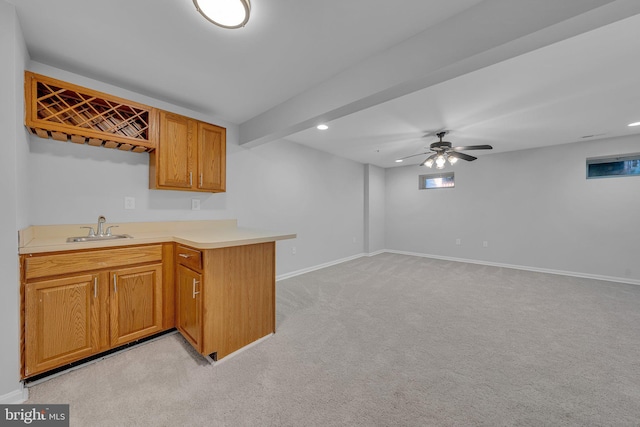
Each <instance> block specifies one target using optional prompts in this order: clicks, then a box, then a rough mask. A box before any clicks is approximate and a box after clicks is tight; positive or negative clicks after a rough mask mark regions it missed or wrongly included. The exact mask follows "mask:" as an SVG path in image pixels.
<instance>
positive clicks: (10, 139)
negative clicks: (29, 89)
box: [0, 1, 27, 403]
mask: <svg viewBox="0 0 640 427" xmlns="http://www.w3.org/2000/svg"><path fill="white" fill-rule="evenodd" d="M0 56H1V57H2V61H0V134H1V135H2V140H3V144H2V155H1V156H0V197H1V198H2V203H1V204H0V236H1V238H0V271H1V272H2V274H1V275H0V323H1V324H2V328H0V342H2V345H1V346H0V367H1V368H0V403H11V402H15V401H18V400H19V399H20V398H21V397H22V392H21V387H20V383H19V380H20V377H19V338H18V337H19V314H18V307H19V269H18V255H17V244H18V240H17V230H18V229H19V228H21V227H22V226H23V225H24V224H25V222H26V221H25V219H24V214H25V211H26V199H25V198H24V197H21V195H20V194H21V193H23V189H24V186H26V183H25V181H24V179H25V178H26V177H25V176H24V174H23V173H22V171H23V170H24V168H25V159H26V157H25V151H24V147H25V146H26V135H25V131H24V127H23V126H22V124H21V123H22V97H23V96H24V95H23V91H22V87H23V85H22V82H23V77H22V70H23V69H24V63H25V62H26V58H27V52H26V48H25V45H24V40H23V39H22V33H21V30H20V26H19V24H18V20H17V17H16V14H15V10H14V7H13V6H12V5H9V4H8V3H6V2H4V1H0Z"/></svg>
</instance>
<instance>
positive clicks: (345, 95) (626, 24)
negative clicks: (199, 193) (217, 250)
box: [8, 0, 640, 167]
mask: <svg viewBox="0 0 640 427" xmlns="http://www.w3.org/2000/svg"><path fill="white" fill-rule="evenodd" d="M8 1H9V3H12V4H14V5H15V7H16V11H17V14H18V18H19V21H20V24H21V26H22V30H23V33H24V37H25V41H26V43H27V47H28V49H29V53H30V56H31V58H32V59H33V60H35V61H38V62H42V63H45V64H49V65H52V66H55V67H58V68H61V69H65V70H68V71H71V72H74V73H78V74H82V75H85V76H87V77H91V78H94V79H97V80H101V81H104V82H107V83H110V84H114V85H117V86H120V87H123V88H126V89H130V90H133V91H136V92H139V93H142V94H145V95H148V96H152V97H155V98H158V99H162V100H165V101H168V102H171V103H173V104H176V105H181V106H184V107H187V108H190V109H193V110H196V111H200V112H202V113H205V114H211V115H214V116H217V117H219V118H222V119H224V120H227V121H230V122H233V123H237V124H239V125H240V139H241V141H240V142H241V143H246V144H247V146H249V147H250V146H254V145H257V144H260V143H264V142H269V141H270V140H273V139H276V138H287V139H289V140H291V141H294V142H298V143H300V144H305V145H308V146H312V147H315V148H317V149H319V150H324V151H328V152H331V153H334V154H337V155H340V156H343V157H346V158H350V159H353V160H356V161H359V162H362V163H371V164H375V165H378V166H381V167H393V166H397V165H398V164H397V163H395V162H394V160H395V159H396V158H398V157H404V156H408V155H411V154H416V153H419V152H421V151H424V147H426V146H428V144H429V143H431V142H434V141H435V140H436V138H435V137H434V136H433V134H434V133H435V132H436V131H439V130H449V131H451V133H450V134H449V135H448V137H447V138H446V139H448V140H450V141H451V142H453V144H454V145H473V144H491V145H493V146H494V150H493V152H501V151H511V150H520V149H526V148H533V147H539V146H546V145H553V144H562V143H569V142H575V141H581V140H584V138H583V137H585V136H588V135H595V136H593V137H591V138H588V139H593V138H605V137H606V138H608V137H613V136H619V135H626V134H631V133H636V134H637V133H640V127H636V128H630V127H627V126H626V125H627V124H628V123H630V122H633V121H640V84H638V76H640V55H639V54H638V53H640V15H638V14H640V1H637V0H615V1H613V0H563V1H562V2H558V1H557V0H395V1H393V2H385V1H381V0H375V1H372V0H346V1H345V0H323V1H309V0H307V1H302V0H253V1H252V15H251V19H250V20H249V23H248V24H247V26H246V27H245V28H242V29H238V30H224V29H221V28H217V27H215V26H213V25H211V24H210V23H209V22H207V21H206V20H204V19H203V18H202V17H201V16H200V15H199V14H198V13H197V12H196V10H195V7H194V5H193V2H192V1H191V0H137V1H134V0H110V1H101V2H98V1H88V0H56V1H51V0H8ZM322 121H324V122H327V124H328V125H329V126H330V128H329V130H326V131H318V130H316V129H315V124H318V123H319V122H322ZM425 134H429V136H428V137H426V138H423V135H425ZM471 154H474V155H476V154H478V155H479V156H481V155H482V152H478V151H475V152H473V153H471ZM421 160H423V159H422V158H421V156H418V157H415V158H412V159H409V161H407V162H405V163H403V164H417V163H419V162H420V161H421ZM456 167H457V166H456Z"/></svg>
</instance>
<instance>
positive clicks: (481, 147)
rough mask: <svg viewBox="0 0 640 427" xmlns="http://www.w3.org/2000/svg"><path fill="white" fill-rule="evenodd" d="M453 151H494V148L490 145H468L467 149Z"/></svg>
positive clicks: (456, 148) (455, 148)
mask: <svg viewBox="0 0 640 427" xmlns="http://www.w3.org/2000/svg"><path fill="white" fill-rule="evenodd" d="M451 149H452V150H455V151H468V150H492V149H493V147H492V146H490V145H467V146H466V147H453V148H451Z"/></svg>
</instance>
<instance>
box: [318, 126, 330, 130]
mask: <svg viewBox="0 0 640 427" xmlns="http://www.w3.org/2000/svg"><path fill="white" fill-rule="evenodd" d="M316 129H319V130H327V129H329V126H327V125H318V126H316Z"/></svg>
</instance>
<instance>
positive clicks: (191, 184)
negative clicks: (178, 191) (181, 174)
mask: <svg viewBox="0 0 640 427" xmlns="http://www.w3.org/2000/svg"><path fill="white" fill-rule="evenodd" d="M189 187H193V172H189Z"/></svg>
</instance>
